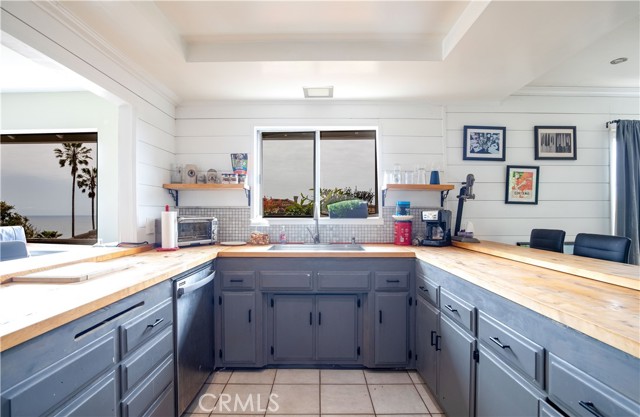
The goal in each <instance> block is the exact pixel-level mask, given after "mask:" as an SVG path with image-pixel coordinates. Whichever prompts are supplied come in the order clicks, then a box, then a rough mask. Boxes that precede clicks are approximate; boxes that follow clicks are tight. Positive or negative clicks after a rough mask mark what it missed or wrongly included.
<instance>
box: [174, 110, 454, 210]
mask: <svg viewBox="0 0 640 417" xmlns="http://www.w3.org/2000/svg"><path fill="white" fill-rule="evenodd" d="M267 126H280V127H283V126H306V127H309V126H311V127H322V126H325V127H338V126H340V127H349V126H378V127H379V146H380V152H379V153H380V165H381V169H382V170H391V169H392V168H393V165H394V164H395V163H400V164H402V166H403V169H410V170H413V169H414V168H415V166H416V165H418V164H420V165H423V166H426V167H427V169H429V168H430V167H431V165H432V164H434V163H435V164H437V165H440V166H442V165H443V164H444V142H443V120H442V108H441V107H439V106H431V105H428V104H425V103H412V102H398V103H375V102H340V101H326V102H322V101H317V102H309V101H305V102H268V103H263V102H255V103H249V102H247V103H195V104H188V105H184V106H180V107H178V108H177V110H176V158H177V162H178V163H180V164H187V163H193V164H196V165H198V168H199V169H200V170H203V171H206V170H207V169H209V168H214V169H217V170H223V171H224V170H226V171H229V170H231V161H230V156H229V154H230V153H234V152H245V153H248V154H249V160H250V163H251V159H252V158H253V156H254V155H253V144H254V137H255V129H256V128H257V127H267ZM381 180H382V179H380V181H381ZM392 194H394V195H392ZM402 198H409V199H410V200H411V201H412V203H414V205H433V204H439V194H438V193H431V195H430V196H429V197H426V196H425V194H424V193H422V194H415V193H412V195H407V194H403V193H398V192H396V193H389V200H388V201H387V205H393V204H395V200H396V199H402ZM246 204H247V200H246V198H245V196H244V194H243V193H242V192H241V191H217V192H215V193H212V192H207V191H202V192H182V193H181V194H180V205H185V206H209V205H214V206H246Z"/></svg>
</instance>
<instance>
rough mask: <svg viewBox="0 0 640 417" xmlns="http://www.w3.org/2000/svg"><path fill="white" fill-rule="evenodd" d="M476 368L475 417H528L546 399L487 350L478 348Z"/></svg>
mask: <svg viewBox="0 0 640 417" xmlns="http://www.w3.org/2000/svg"><path fill="white" fill-rule="evenodd" d="M479 351H480V353H479V355H480V357H479V359H478V365H477V368H476V372H477V375H476V378H477V380H476V387H477V391H476V417H531V416H537V415H538V403H539V401H540V400H542V399H544V398H545V395H544V393H542V392H541V391H539V390H536V389H535V388H534V387H533V386H532V385H531V384H530V383H529V382H528V381H526V380H525V379H524V378H522V377H521V376H520V375H519V374H518V373H516V372H515V371H514V370H513V369H512V368H511V367H510V366H509V365H507V364H505V363H504V362H503V361H502V360H500V359H499V358H498V356H496V355H494V354H493V353H492V352H491V350H490V349H488V348H486V347H484V346H480V349H479Z"/></svg>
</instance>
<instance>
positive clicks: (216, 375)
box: [207, 371, 232, 384]
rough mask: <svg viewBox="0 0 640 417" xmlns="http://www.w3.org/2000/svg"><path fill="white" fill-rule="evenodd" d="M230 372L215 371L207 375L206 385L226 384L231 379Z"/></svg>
mask: <svg viewBox="0 0 640 417" xmlns="http://www.w3.org/2000/svg"><path fill="white" fill-rule="evenodd" d="M231 373H232V372H231V371H217V372H213V373H212V374H211V375H209V378H208V379H207V384H226V383H227V382H229V378H230V377H231Z"/></svg>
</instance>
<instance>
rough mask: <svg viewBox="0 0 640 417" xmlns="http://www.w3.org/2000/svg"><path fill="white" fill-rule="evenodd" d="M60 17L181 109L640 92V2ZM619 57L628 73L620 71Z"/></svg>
mask: <svg viewBox="0 0 640 417" xmlns="http://www.w3.org/2000/svg"><path fill="white" fill-rule="evenodd" d="M59 5H60V7H63V8H64V9H66V11H68V12H70V13H71V15H72V16H74V17H75V18H76V19H77V20H78V22H79V23H80V24H82V25H84V26H85V27H88V28H90V29H91V30H92V31H93V32H94V33H95V35H96V36H97V37H98V39H100V40H101V41H105V42H106V43H107V44H108V45H110V47H112V48H114V49H115V50H116V51H118V52H119V53H120V54H121V55H122V56H123V57H125V58H126V60H127V61H128V62H129V63H130V65H131V69H132V70H134V71H136V72H138V73H139V74H140V75H141V76H142V77H144V78H145V79H147V80H152V81H153V82H155V83H156V84H157V85H158V86H162V87H161V88H162V89H164V90H168V91H169V92H170V93H169V94H170V95H171V96H173V98H174V100H175V101H176V102H186V101H199V100H280V99H284V100H288V99H301V98H302V97H303V91H302V87H303V86H311V87H313V86H334V98H335V99H355V100H359V99H365V100H367V99H392V100H405V99H420V100H427V101H431V102H434V103H446V102H457V101H467V100H501V99H503V98H505V97H507V96H508V95H510V94H513V93H514V92H516V91H518V90H520V89H521V88H523V87H525V86H538V87H589V88H592V87H597V88H621V87H622V88H628V89H638V88H640V19H639V16H640V2H637V1H603V2H595V1H584V2H582V1H568V2H560V1H499V0H494V1H492V2H489V1H486V2H485V1H471V2H468V1H407V2H401V1H351V2H342V1H253V2H249V1H242V0H239V1H141V2H132V1H63V2H60V3H59ZM619 56H625V57H628V58H629V61H627V62H626V63H624V64H620V65H616V66H613V65H610V64H609V61H611V60H612V59H614V58H617V57H619ZM2 58H3V60H2V67H5V66H6V65H8V64H7V63H6V62H5V59H4V55H3V57H2ZM3 70H4V68H3ZM3 72H6V71H3ZM3 78H4V76H3ZM3 85H4V84H3Z"/></svg>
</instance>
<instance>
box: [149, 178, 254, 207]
mask: <svg viewBox="0 0 640 417" xmlns="http://www.w3.org/2000/svg"><path fill="white" fill-rule="evenodd" d="M162 188H164V189H166V190H167V191H169V194H171V197H173V201H175V202H176V207H178V201H179V200H178V192H179V191H223V190H244V193H245V194H246V196H247V201H248V202H249V204H251V191H250V190H249V188H245V185H244V184H162Z"/></svg>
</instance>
